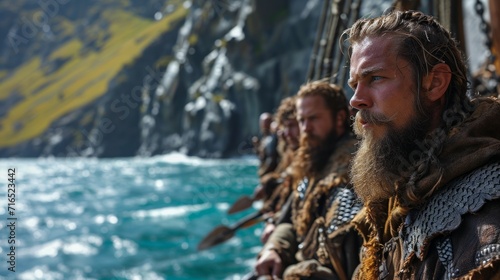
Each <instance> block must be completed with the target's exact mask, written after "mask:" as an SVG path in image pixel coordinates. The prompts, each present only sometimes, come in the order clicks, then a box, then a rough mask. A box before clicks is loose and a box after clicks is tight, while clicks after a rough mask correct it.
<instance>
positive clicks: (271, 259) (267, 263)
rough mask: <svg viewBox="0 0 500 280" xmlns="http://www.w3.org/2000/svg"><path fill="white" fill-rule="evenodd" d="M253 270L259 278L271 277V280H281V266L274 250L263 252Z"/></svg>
mask: <svg viewBox="0 0 500 280" xmlns="http://www.w3.org/2000/svg"><path fill="white" fill-rule="evenodd" d="M255 270H256V271H257V274H258V275H259V276H263V275H271V276H272V277H273V279H281V274H282V273H283V264H282V263H281V258H280V256H279V255H278V253H277V252H276V251H275V250H265V251H264V252H263V254H262V255H261V256H260V258H259V259H258V260H257V264H256V265H255Z"/></svg>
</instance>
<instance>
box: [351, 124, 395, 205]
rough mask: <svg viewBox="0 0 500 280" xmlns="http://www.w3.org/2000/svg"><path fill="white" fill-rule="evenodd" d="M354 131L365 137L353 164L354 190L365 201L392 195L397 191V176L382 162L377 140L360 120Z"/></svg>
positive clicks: (382, 198)
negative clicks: (362, 126)
mask: <svg viewBox="0 0 500 280" xmlns="http://www.w3.org/2000/svg"><path fill="white" fill-rule="evenodd" d="M354 131H355V133H356V135H358V136H362V137H363V139H362V140H361V142H360V144H359V148H358V151H357V152H356V155H355V156H354V159H353V162H352V165H351V180H352V184H353V186H354V191H355V192H356V193H357V195H358V196H359V198H360V199H361V200H362V201H363V202H365V203H367V202H375V201H381V200H384V199H387V198H389V197H391V196H392V195H394V193H395V185H394V183H395V180H396V178H397V176H396V175H394V174H393V173H391V172H388V171H387V170H386V168H384V166H383V165H382V164H381V163H380V162H381V161H380V158H379V157H380V156H381V155H379V153H377V147H378V146H379V144H378V143H377V140H375V139H374V137H373V136H372V135H371V134H370V133H367V132H364V131H363V128H361V125H360V124H359V122H355V124H354ZM382 156H383V155H382Z"/></svg>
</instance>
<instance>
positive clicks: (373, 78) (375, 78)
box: [372, 76, 382, 81]
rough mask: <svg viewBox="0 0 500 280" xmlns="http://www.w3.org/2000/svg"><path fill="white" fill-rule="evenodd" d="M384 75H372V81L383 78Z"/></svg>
mask: <svg viewBox="0 0 500 280" xmlns="http://www.w3.org/2000/svg"><path fill="white" fill-rule="evenodd" d="M381 79H382V77H381V76H372V81H378V80H381Z"/></svg>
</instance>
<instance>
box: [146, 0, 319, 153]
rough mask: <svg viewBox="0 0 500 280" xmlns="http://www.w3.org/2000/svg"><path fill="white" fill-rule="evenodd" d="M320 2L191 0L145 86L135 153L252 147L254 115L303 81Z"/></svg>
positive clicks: (255, 129) (243, 150)
mask: <svg viewBox="0 0 500 280" xmlns="http://www.w3.org/2000/svg"><path fill="white" fill-rule="evenodd" d="M319 4H320V1H311V2H309V3H306V2H304V1H285V0H280V1H271V2H270V1H262V0H258V1H249V0H243V1H231V2H229V1H226V2H223V1H195V2H194V3H193V4H192V7H190V11H191V12H190V13H189V15H188V16H187V18H186V21H185V22H184V24H183V26H182V27H181V29H180V32H179V36H178V37H177V42H176V45H175V46H174V53H175V59H174V60H173V61H171V62H170V64H169V65H168V66H167V69H166V71H165V73H164V74H163V77H162V79H161V81H160V83H159V84H158V85H156V84H155V85H153V86H151V85H149V84H148V85H147V87H148V88H150V89H151V90H150V91H149V92H148V97H147V98H146V100H145V102H144V103H143V105H146V107H147V109H146V110H144V111H142V116H141V128H142V133H141V141H140V142H141V146H140V148H139V150H138V154H139V155H152V154H158V153H165V152H168V151H172V150H180V151H182V152H184V153H186V154H188V155H196V156H201V157H226V156H233V155H237V154H243V153H246V152H250V151H251V147H250V141H249V139H250V137H251V136H252V135H255V134H257V133H258V117H259V114H260V113H262V112H264V111H270V112H272V111H273V110H274V109H275V108H276V106H277V105H278V103H279V102H280V100H281V98H283V97H284V96H288V95H291V94H293V93H295V92H296V91H297V89H298V87H299V86H300V84H302V83H303V82H304V80H305V76H306V71H307V65H308V61H309V57H310V55H311V49H312V45H313V41H314V34H315V30H316V25H317V18H318V14H319V12H320V9H321V7H320V5H319ZM192 40H194V41H196V42H195V43H190V41H192ZM154 82H156V81H154ZM154 82H153V83H154Z"/></svg>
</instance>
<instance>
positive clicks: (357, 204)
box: [327, 188, 363, 234]
mask: <svg viewBox="0 0 500 280" xmlns="http://www.w3.org/2000/svg"><path fill="white" fill-rule="evenodd" d="M332 191H334V192H335V194H334V195H333V196H332V197H333V200H332V202H331V204H330V205H333V204H334V203H338V208H337V211H335V214H334V216H333V217H332V218H331V221H330V225H329V226H328V229H327V233H328V234H330V233H332V232H334V231H335V230H337V229H338V228H339V227H341V226H342V225H344V224H347V223H349V222H350V221H351V220H352V219H353V218H354V216H356V214H357V213H358V212H359V210H361V207H362V206H363V204H362V203H361V201H360V200H359V199H358V198H357V196H356V194H355V193H354V191H353V190H351V189H347V188H334V189H333V190H332Z"/></svg>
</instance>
